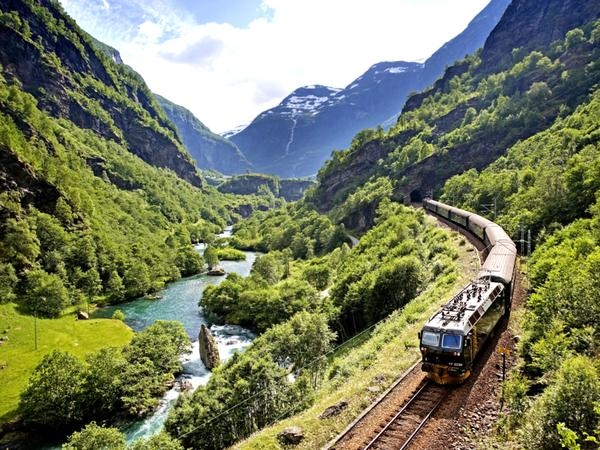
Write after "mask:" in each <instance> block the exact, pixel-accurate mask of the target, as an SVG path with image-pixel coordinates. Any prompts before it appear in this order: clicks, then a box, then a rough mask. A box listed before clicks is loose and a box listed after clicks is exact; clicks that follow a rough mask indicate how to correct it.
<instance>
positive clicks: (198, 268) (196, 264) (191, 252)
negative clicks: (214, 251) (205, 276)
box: [175, 244, 219, 277]
mask: <svg viewBox="0 0 600 450" xmlns="http://www.w3.org/2000/svg"><path fill="white" fill-rule="evenodd" d="M211 248H212V247H211ZM175 263H176V264H177V268H178V269H179V271H180V272H181V275H182V276H184V277H187V276H190V275H195V274H197V273H200V272H202V269H203V268H204V259H203V258H202V256H200V253H198V252H197V251H196V249H195V248H193V247H192V246H190V245H189V244H188V245H186V246H184V247H181V248H179V250H178V251H177V257H176V258H175ZM218 263H219V260H218V259H217V264H218Z"/></svg>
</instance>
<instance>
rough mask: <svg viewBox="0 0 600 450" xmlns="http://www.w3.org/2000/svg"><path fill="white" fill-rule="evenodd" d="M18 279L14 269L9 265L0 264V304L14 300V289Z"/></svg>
mask: <svg viewBox="0 0 600 450" xmlns="http://www.w3.org/2000/svg"><path fill="white" fill-rule="evenodd" d="M18 281H19V279H18V278H17V274H16V272H15V268H14V267H13V265H12V264H10V263H0V303H6V302H11V301H13V300H14V299H15V297H16V296H15V294H14V289H15V286H16V285H17V282H18Z"/></svg>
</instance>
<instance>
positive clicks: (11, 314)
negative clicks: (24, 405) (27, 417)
mask: <svg viewBox="0 0 600 450" xmlns="http://www.w3.org/2000/svg"><path fill="white" fill-rule="evenodd" d="M2 336H7V337H8V340H7V341H2V342H1V343H0V386H2V395H0V424H1V423H4V422H6V421H7V420H10V419H11V418H12V417H14V415H15V408H16V407H17V405H18V403H19V395H20V393H21V391H22V390H24V389H25V387H26V386H27V381H28V379H29V376H30V374H31V373H32V371H33V369H34V368H35V367H36V366H37V364H38V363H39V362H40V361H41V360H42V358H43V357H44V355H46V354H47V353H50V352H51V351H52V350H54V349H60V350H64V351H68V352H69V353H71V354H73V355H76V356H78V357H80V358H83V357H85V356H86V355H87V354H89V353H92V352H95V351H97V350H98V349H100V348H102V347H110V346H113V347H122V346H124V345H125V344H127V343H128V342H129V341H130V340H131V338H132V337H133V331H132V330H131V329H130V328H129V327H127V325H125V324H124V323H123V322H120V321H117V320H107V319H94V320H87V321H85V320H84V321H80V320H76V319H75V317H74V315H73V314H66V315H64V316H62V317H61V318H59V319H37V350H35V331H34V318H33V317H32V316H27V315H22V314H20V313H19V312H18V311H17V310H16V307H15V305H14V304H5V305H0V337H2ZM2 367H3V368H2Z"/></svg>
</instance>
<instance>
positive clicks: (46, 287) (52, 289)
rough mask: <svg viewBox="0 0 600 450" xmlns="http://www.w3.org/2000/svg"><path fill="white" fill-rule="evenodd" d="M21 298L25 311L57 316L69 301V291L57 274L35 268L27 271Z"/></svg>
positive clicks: (45, 315) (44, 315)
mask: <svg viewBox="0 0 600 450" xmlns="http://www.w3.org/2000/svg"><path fill="white" fill-rule="evenodd" d="M22 299H23V306H24V307H25V309H26V310H27V311H29V312H31V313H35V314H36V315H39V316H42V317H58V316H59V315H60V313H61V312H62V310H63V308H65V307H66V306H67V304H68V303H69V292H68V291H67V288H66V287H65V286H64V284H63V282H62V280H61V279H60V277H59V276H58V275H54V274H49V273H46V272H45V271H44V270H42V269H36V270H32V271H30V272H28V273H27V276H26V278H25V294H24V295H23V297H22Z"/></svg>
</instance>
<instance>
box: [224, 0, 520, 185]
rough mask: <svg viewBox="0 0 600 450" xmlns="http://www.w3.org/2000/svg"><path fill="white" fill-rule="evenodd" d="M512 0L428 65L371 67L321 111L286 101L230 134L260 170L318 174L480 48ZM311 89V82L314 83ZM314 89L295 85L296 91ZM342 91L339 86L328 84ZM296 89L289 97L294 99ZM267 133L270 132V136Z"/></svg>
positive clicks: (493, 8) (495, 5) (498, 4)
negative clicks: (360, 135) (292, 111)
mask: <svg viewBox="0 0 600 450" xmlns="http://www.w3.org/2000/svg"><path fill="white" fill-rule="evenodd" d="M509 3H510V0H493V1H491V2H490V3H489V4H488V5H487V6H486V7H485V8H484V9H483V10H482V11H481V12H480V13H479V14H478V15H477V16H476V17H475V18H474V19H473V20H472V21H471V22H470V23H469V25H468V26H467V28H466V29H465V30H464V31H463V32H462V33H460V34H459V35H458V36H457V37H455V38H454V39H452V40H451V41H449V42H447V43H446V44H444V46H442V47H441V48H440V49H439V50H438V51H436V52H435V53H434V54H433V55H432V56H431V57H430V58H428V60H427V61H426V62H425V63H415V62H404V61H392V62H379V63H376V64H374V65H372V66H371V67H370V68H369V69H368V70H367V71H366V72H365V73H363V74H362V75H361V76H359V77H358V78H356V79H355V80H354V81H353V82H351V83H350V84H349V85H348V86H346V87H345V88H343V89H342V90H340V91H338V92H337V93H336V94H335V95H332V96H328V97H329V98H330V100H331V101H330V102H323V103H322V104H321V105H320V107H319V108H318V110H314V109H309V108H307V110H308V111H304V113H300V111H303V109H302V108H300V105H299V104H297V106H298V113H297V114H296V116H295V119H296V120H290V119H289V111H288V109H287V108H285V107H284V101H282V102H281V103H280V104H279V105H278V106H277V107H275V108H272V109H270V110H267V111H265V112H263V113H261V114H259V115H258V116H257V117H256V118H255V119H254V120H253V121H252V122H251V123H250V124H249V125H248V126H247V127H246V128H244V129H243V130H241V131H239V132H237V133H234V134H230V135H228V139H230V140H231V141H232V142H234V143H235V144H236V145H237V146H238V147H239V149H240V150H241V151H242V153H243V154H244V155H245V156H246V157H247V158H248V160H249V161H250V162H251V163H252V164H253V165H254V167H255V169H256V170H258V171H261V172H265V173H271V174H275V175H278V176H282V177H303V176H310V175H314V174H315V173H316V172H317V171H318V169H319V168H320V167H321V166H322V164H323V163H324V162H325V161H326V160H327V158H329V156H330V154H331V151H332V150H335V149H342V148H346V147H347V146H348V145H349V144H350V142H351V140H352V137H353V136H354V135H355V134H356V133H357V132H359V131H360V130H362V129H365V128H371V127H377V126H379V125H382V124H386V123H389V122H393V121H394V120H390V118H392V117H397V116H398V115H399V114H400V112H401V110H402V105H403V104H404V101H405V99H406V98H407V97H408V95H409V93H411V92H414V91H419V90H421V89H423V88H425V87H427V86H428V85H429V84H430V83H431V82H433V80H435V79H436V78H437V77H438V76H440V75H442V74H443V72H442V70H443V68H444V66H446V65H448V64H451V63H453V62H454V61H455V60H456V59H457V55H459V56H458V57H460V58H462V57H464V56H465V55H466V54H468V53H471V52H472V51H474V50H475V49H477V48H479V47H480V46H481V45H482V44H483V43H484V41H485V39H486V38H487V36H488V34H489V31H491V29H492V28H493V27H494V26H495V25H496V24H497V22H498V20H499V19H500V17H501V15H502V12H503V11H504V9H505V8H506V7H507V5H508V4H509ZM309 87H310V86H309ZM309 87H301V88H298V89H296V90H295V91H294V92H297V91H299V90H302V89H306V88H309ZM329 89H332V90H337V89H339V88H329ZM291 96H293V93H292V94H290V95H289V96H287V97H286V98H289V97H291ZM265 136H267V137H266V138H265Z"/></svg>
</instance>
